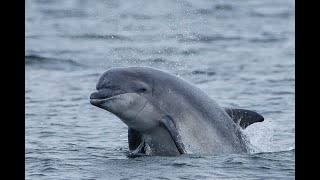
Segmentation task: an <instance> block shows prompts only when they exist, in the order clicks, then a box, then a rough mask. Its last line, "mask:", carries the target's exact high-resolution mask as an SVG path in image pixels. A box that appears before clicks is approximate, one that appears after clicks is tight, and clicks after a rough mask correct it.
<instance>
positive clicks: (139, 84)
mask: <svg viewBox="0 0 320 180" xmlns="http://www.w3.org/2000/svg"><path fill="white" fill-rule="evenodd" d="M96 89H97V90H98V91H97V92H94V93H92V94H91V96H90V103H91V104H92V105H94V106H97V107H99V108H102V109H105V110H107V111H109V112H111V113H113V114H114V115H116V116H117V117H119V118H120V119H121V120H122V121H123V122H124V123H125V124H126V125H127V126H128V142H129V149H130V151H131V154H132V155H137V154H146V155H166V156H171V155H179V154H184V153H190V154H202V155H215V154H221V153H244V152H248V146H247V141H246V139H245V136H244V134H243V133H242V130H241V128H242V129H244V128H246V127H247V126H249V125H250V124H252V123H254V122H261V121H263V120H264V118H263V117H262V116H261V115H260V114H258V113H256V112H253V111H250V110H244V109H229V108H222V107H220V106H219V105H218V104H217V103H216V102H215V101H214V100H212V99H211V98H210V97H209V96H208V95H207V94H206V93H204V92H203V91H202V90H200V89H199V88H197V87H195V86H194V85H192V84H190V83H189V82H187V81H185V80H183V79H181V78H180V77H178V76H176V75H174V74H171V73H168V72H165V71H162V70H158V69H154V68H147V67H128V68H113V69H110V70H107V71H106V72H105V73H103V74H102V76H101V77H100V79H99V81H98V83H97V85H96Z"/></svg>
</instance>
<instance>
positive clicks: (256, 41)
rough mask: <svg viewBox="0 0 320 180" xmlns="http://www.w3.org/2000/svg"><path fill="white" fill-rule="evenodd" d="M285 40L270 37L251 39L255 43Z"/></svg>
mask: <svg viewBox="0 0 320 180" xmlns="http://www.w3.org/2000/svg"><path fill="white" fill-rule="evenodd" d="M283 40H285V38H276V37H270V38H252V39H250V40H249V41H250V42H253V43H273V42H279V41H283Z"/></svg>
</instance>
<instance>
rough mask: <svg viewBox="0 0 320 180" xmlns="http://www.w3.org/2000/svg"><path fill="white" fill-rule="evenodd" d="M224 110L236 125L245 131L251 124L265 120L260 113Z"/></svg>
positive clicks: (245, 110) (244, 110)
mask: <svg viewBox="0 0 320 180" xmlns="http://www.w3.org/2000/svg"><path fill="white" fill-rule="evenodd" d="M224 110H225V111H226V113H227V114H228V115H229V116H230V117H231V119H232V120H233V121H234V122H235V123H236V124H238V125H239V126H241V127H242V129H245V128H246V127H248V126H249V125H250V124H253V123H255V122H262V121H263V120H264V118H263V116H262V115H260V114H259V113H256V112H254V111H250V110H247V109H230V108H224Z"/></svg>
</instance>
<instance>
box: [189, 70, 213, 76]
mask: <svg viewBox="0 0 320 180" xmlns="http://www.w3.org/2000/svg"><path fill="white" fill-rule="evenodd" d="M192 74H201V75H202V74H203V75H208V76H213V75H216V72H213V71H201V70H195V71H192Z"/></svg>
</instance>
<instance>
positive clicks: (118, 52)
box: [25, 0, 295, 180]
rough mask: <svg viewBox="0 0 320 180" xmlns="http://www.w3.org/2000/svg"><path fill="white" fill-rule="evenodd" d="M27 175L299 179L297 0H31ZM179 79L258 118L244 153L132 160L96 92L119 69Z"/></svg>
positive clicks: (119, 126) (123, 131) (121, 131)
mask: <svg viewBox="0 0 320 180" xmlns="http://www.w3.org/2000/svg"><path fill="white" fill-rule="evenodd" d="M25 4H26V6H25V73H26V74H25V177H26V179H30V180H31V179H32V180H33V179H45V180H49V179H55V180H56V179H77V180H78V179H139V180H141V179H294V178H295V2H294V0H281V1H275V0H274V1H272V0H259V1H256V0H241V1H240V0H238V1H235V0H233V1H231V0H197V1H187V0H154V1H148V0H135V1H129V0H127V1H125V0H68V1H64V0H26V1H25ZM127 66H148V67H155V68H159V69H163V70H166V71H169V72H172V73H176V74H178V75H179V76H180V77H181V78H184V79H186V80H188V81H190V82H191V83H193V84H194V85H195V86H197V87H199V88H201V89H202V90H203V91H205V92H206V93H207V94H208V95H209V96H210V97H211V98H213V99H214V100H215V101H216V102H217V103H218V104H220V105H221V106H223V107H231V108H244V109H250V110H254V111H256V112H258V113H260V114H261V115H263V116H264V118H265V121H264V122H262V123H255V124H253V125H251V126H249V127H248V128H247V129H246V130H245V131H244V132H245V133H246V134H247V135H248V137H249V139H250V142H251V144H252V145H253V146H254V151H253V152H251V153H248V154H224V155H217V156H203V155H198V154H187V155H182V156H178V157H161V156H141V157H137V158H129V157H128V156H127V154H128V145H127V126H126V125H125V124H124V123H123V122H121V121H120V120H119V119H118V118H117V117H116V116H114V115H113V114H111V113H109V112H107V111H104V110H102V109H99V108H97V107H94V106H92V105H91V104H90V102H89V96H90V94H91V93H92V92H93V91H95V86H96V83H97V81H98V78H99V77H100V75H101V74H102V73H103V72H104V71H106V70H107V69H109V68H112V67H127Z"/></svg>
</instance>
